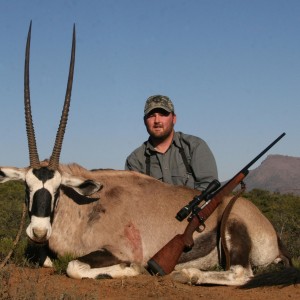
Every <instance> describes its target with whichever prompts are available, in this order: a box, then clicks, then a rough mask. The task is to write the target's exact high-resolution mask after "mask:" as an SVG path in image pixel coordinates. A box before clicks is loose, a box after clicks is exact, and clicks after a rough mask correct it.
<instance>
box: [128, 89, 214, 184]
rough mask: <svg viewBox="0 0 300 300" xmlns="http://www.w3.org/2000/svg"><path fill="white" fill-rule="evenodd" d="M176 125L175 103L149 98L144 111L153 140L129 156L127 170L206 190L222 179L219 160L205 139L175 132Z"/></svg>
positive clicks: (150, 138) (166, 98) (156, 97)
mask: <svg viewBox="0 0 300 300" xmlns="http://www.w3.org/2000/svg"><path fill="white" fill-rule="evenodd" d="M175 123H176V114H175V111H174V105H173V103H172V101H171V100H170V99H169V98H168V97H167V96H162V95H154V96H151V97H149V98H148V99H147V101H146V104H145V108H144V124H145V126H146V128H147V131H148V133H149V139H148V140H147V141H146V142H144V143H143V144H142V145H141V146H140V147H139V148H137V149H136V150H134V151H133V152H132V153H131V154H130V155H129V156H128V157H127V159H126V164H125V169H126V170H133V171H138V172H140V173H144V174H147V175H150V176H152V177H155V178H157V179H159V180H161V181H163V182H167V183H170V184H174V185H185V186H188V187H191V188H194V189H198V190H204V189H205V188H206V187H207V186H208V184H209V183H210V182H211V181H212V180H213V179H217V178H218V172H217V166H216V161H215V158H214V156H213V154H212V152H211V150H210V149H209V147H208V145H207V144H206V142H205V141H203V140H202V139H200V138H198V137H195V136H192V135H187V134H184V133H182V132H175V131H174V125H175Z"/></svg>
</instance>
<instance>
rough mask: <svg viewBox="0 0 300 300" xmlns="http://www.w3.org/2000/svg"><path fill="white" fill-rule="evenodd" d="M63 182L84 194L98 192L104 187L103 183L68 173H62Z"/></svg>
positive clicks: (88, 194)
mask: <svg viewBox="0 0 300 300" xmlns="http://www.w3.org/2000/svg"><path fill="white" fill-rule="evenodd" d="M61 183H62V184H63V185H65V186H67V187H70V188H72V189H74V190H75V191H76V192H77V193H78V194H80V195H82V196H90V195H92V194H94V193H96V192H98V191H99V190H100V189H101V188H102V184H101V183H99V182H96V181H94V180H90V179H84V178H81V177H76V176H72V175H70V174H67V173H63V174H62V181H61Z"/></svg>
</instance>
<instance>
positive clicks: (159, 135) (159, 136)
mask: <svg viewBox="0 0 300 300" xmlns="http://www.w3.org/2000/svg"><path fill="white" fill-rule="evenodd" d="M172 132H173V127H172V128H170V129H169V130H168V131H160V132H156V131H154V130H152V131H150V130H148V133H149V134H150V137H151V139H152V140H154V141H156V142H161V141H164V140H165V139H166V138H167V137H169V136H170V135H171V134H172Z"/></svg>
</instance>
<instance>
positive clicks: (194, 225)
mask: <svg viewBox="0 0 300 300" xmlns="http://www.w3.org/2000/svg"><path fill="white" fill-rule="evenodd" d="M284 135H285V133H282V134H281V135H280V136H279V137H278V138H277V139H276V140H275V141H273V142H272V143H271V144H270V145H269V146H268V147H267V148H265V149H264V150H263V151H262V152H261V153H260V154H259V155H257V156H256V157H255V158H254V159H253V160H252V161H251V162H250V163H249V164H248V165H246V166H245V167H244V168H243V169H242V170H241V171H240V172H238V173H237V174H236V175H235V176H234V177H233V178H232V179H230V180H229V181H228V182H227V183H226V184H225V185H223V186H222V187H221V188H220V189H219V190H217V191H216V192H215V193H214V194H213V195H211V196H210V198H209V199H208V200H207V201H206V203H205V204H204V205H203V206H202V207H201V208H200V207H198V206H197V207H194V206H195V203H194V202H193V201H191V202H190V204H191V203H192V205H193V208H192V215H191V216H190V217H189V223H188V225H187V227H186V229H185V231H184V232H183V233H182V234H177V235H176V236H175V237H174V238H173V239H172V240H170V241H169V242H168V243H167V244H166V245H165V246H164V247H163V248H161V249H160V250H159V251H158V252H157V253H156V254H155V255H154V256H153V257H152V258H151V259H150V260H149V261H148V270H149V272H150V273H152V274H154V275H167V274H169V273H171V272H172V271H173V270H174V268H175V266H176V264H177V262H178V260H179V257H180V256H181V254H182V252H187V251H189V250H191V249H192V247H193V245H194V239H193V234H194V232H195V231H196V230H198V229H199V227H200V226H204V228H205V225H204V222H205V221H206V220H207V218H208V217H209V216H210V215H211V214H212V213H213V212H214V211H215V209H216V208H217V207H218V206H219V204H220V203H221V202H222V201H223V198H224V197H225V196H228V195H229V194H230V193H231V192H232V191H233V190H234V189H235V188H236V187H237V186H238V185H239V184H240V183H241V182H242V181H243V179H244V178H245V177H246V176H247V175H248V173H249V170H248V169H249V168H250V166H252V165H253V164H254V163H255V162H256V161H257V160H258V159H259V158H260V157H261V156H262V155H264V154H265V153H266V152H267V151H268V150H269V149H270V148H271V147H273V146H274V145H275V144H276V143H277V142H278V141H279V140H280V139H281V138H282V137H283V136H284ZM197 204H199V203H197ZM186 207H187V206H186ZM186 207H185V208H186ZM180 221H181V220H180Z"/></svg>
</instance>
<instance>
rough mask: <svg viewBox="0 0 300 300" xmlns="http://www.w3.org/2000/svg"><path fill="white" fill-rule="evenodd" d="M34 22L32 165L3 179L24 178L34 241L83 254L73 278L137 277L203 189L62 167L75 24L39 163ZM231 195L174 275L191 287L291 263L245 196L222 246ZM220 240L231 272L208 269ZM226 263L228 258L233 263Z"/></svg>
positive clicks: (237, 281)
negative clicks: (59, 98)
mask: <svg viewBox="0 0 300 300" xmlns="http://www.w3.org/2000/svg"><path fill="white" fill-rule="evenodd" d="M30 40H31V23H30V27H29V31H28V36H27V43H26V53H25V75H24V80H25V83H24V106H25V119H26V131H27V139H28V148H29V160H30V166H29V167H25V168H16V167H0V182H1V183H3V182H6V181H9V180H22V181H24V183H25V188H26V199H25V201H26V205H27V209H28V214H29V217H30V223H29V225H28V227H27V229H26V233H27V235H28V237H29V239H30V240H31V241H33V242H35V243H38V244H47V245H48V247H49V249H50V250H51V251H52V252H54V253H56V254H57V255H65V254H71V255H72V256H74V257H77V259H76V260H73V261H71V262H70V263H69V264H68V268H67V274H68V275H69V276H70V277H72V278H78V279H80V278H99V277H101V276H105V277H110V278H118V277H122V276H135V275H138V274H140V273H141V272H145V269H147V261H148V260H149V259H150V258H151V257H152V256H153V255H154V254H155V253H156V252H157V251H158V250H160V249H161V248H162V247H163V246H164V245H165V244H166V243H167V242H168V241H169V240H171V239H172V238H173V237H174V235H176V234H178V233H182V232H183V231H184V229H185V227H186V225H187V223H186V222H178V221H177V220H176V219H175V215H176V213H177V212H178V211H179V210H180V209H181V208H182V207H183V206H184V205H185V204H186V203H188V202H189V201H190V200H191V199H193V197H194V196H195V195H197V194H198V193H199V191H197V190H193V189H189V188H186V187H183V186H173V185H169V184H165V183H162V182H160V181H158V180H156V179H154V178H151V177H149V176H147V175H144V174H139V173H136V172H131V171H121V170H119V171H117V170H92V171H89V170H87V169H85V168H83V167H81V166H79V165H78V164H67V165H64V164H60V163H59V158H60V153H61V148H62V143H63V137H64V132H65V129H66V124H67V119H68V112H69V105H70V100H71V90H72V82H73V73H74V64H75V43H76V39H75V25H74V28H73V39H72V52H71V60H70V68H69V76H68V83H67V90H66V95H65V102H64V107H63V111H62V116H61V120H60V125H59V128H58V131H57V135H56V140H55V144H54V148H53V152H52V154H51V157H50V158H49V160H44V161H40V160H39V156H38V151H37V146H36V138H35V132H34V126H33V121H32V115H31V103H30V90H29V56H30ZM229 200H230V197H228V198H226V199H224V201H223V202H222V204H220V205H219V207H218V208H217V209H216V210H215V211H214V213H213V214H212V215H211V216H210V217H209V219H208V220H207V222H206V229H205V230H204V231H203V232H201V233H198V232H195V233H194V241H195V245H194V247H193V248H192V250H191V251H190V252H187V253H183V254H182V255H181V257H180V260H179V262H178V265H177V266H176V268H175V271H174V272H173V273H171V276H173V278H174V279H175V280H178V281H181V282H186V283H193V284H207V283H211V284H222V285H237V286H238V285H243V284H244V283H246V282H247V281H248V280H249V279H250V278H251V277H252V276H253V272H252V266H266V265H268V264H271V263H272V262H275V263H277V262H279V261H283V262H284V263H285V264H286V265H288V266H289V265H291V260H290V258H289V256H288V254H287V253H286V251H285V250H284V247H283V246H282V243H281V241H280V239H279V238H278V235H277V233H276V232H275V229H274V228H273V226H272V225H271V223H270V222H269V221H268V219H267V218H266V217H265V216H264V215H263V214H262V213H261V212H260V211H259V209H258V208H257V207H256V206H255V205H253V204H252V203H251V202H249V201H248V200H246V199H244V198H242V197H240V198H239V199H238V200H237V201H236V203H235V205H234V206H233V208H232V211H231V213H230V215H229V217H228V220H227V222H226V225H225V226H224V228H225V229H224V230H225V234H224V236H225V240H223V241H222V243H220V236H221V234H220V224H221V220H222V214H223V212H224V210H225V208H226V205H227V204H228V202H229ZM222 244H226V246H227V247H226V248H227V249H228V255H226V257H227V258H228V259H229V260H230V263H229V268H228V269H226V270H225V271H210V270H209V269H211V268H212V267H214V266H216V265H223V264H224V259H225V256H224V255H222V253H223V251H222V249H221V248H222V246H221V245H222ZM227 263H228V262H227Z"/></svg>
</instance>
